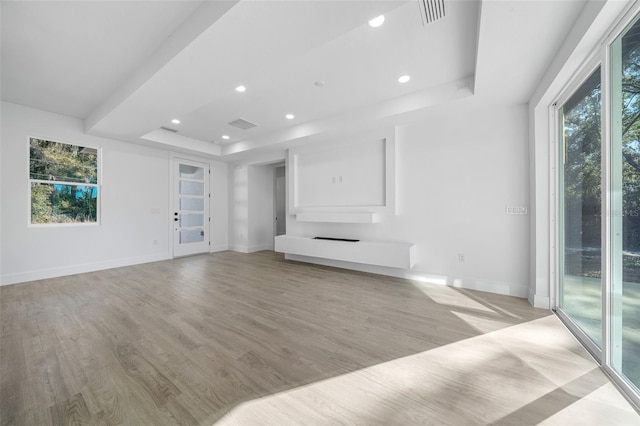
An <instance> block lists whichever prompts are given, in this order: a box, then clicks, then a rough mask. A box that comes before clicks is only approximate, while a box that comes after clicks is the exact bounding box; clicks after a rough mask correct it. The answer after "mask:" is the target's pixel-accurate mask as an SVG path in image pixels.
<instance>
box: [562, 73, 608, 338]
mask: <svg viewBox="0 0 640 426" xmlns="http://www.w3.org/2000/svg"><path fill="white" fill-rule="evenodd" d="M601 94H602V93H601V83H600V67H598V68H597V69H596V70H595V71H594V72H593V73H592V74H591V75H590V76H589V77H588V78H587V79H586V80H585V81H584V82H583V83H582V85H581V86H580V87H579V88H578V89H577V90H576V91H575V92H574V93H573V94H572V95H571V97H570V98H569V99H568V100H567V101H566V102H565V103H564V104H563V105H562V106H561V107H560V108H559V110H558V112H559V128H560V140H561V141H562V143H560V144H559V146H560V149H561V152H560V153H559V157H560V159H561V161H560V188H561V197H560V254H561V255H560V262H559V264H560V272H561V273H560V291H559V304H558V305H559V307H560V308H561V309H562V311H563V312H564V313H565V314H566V315H567V316H569V317H570V318H571V320H572V321H573V322H574V323H575V324H576V325H577V326H578V327H579V328H580V329H581V330H582V331H583V332H584V333H585V334H586V335H587V336H588V337H589V339H591V340H592V341H593V343H594V344H595V345H596V346H597V347H601V341H602V332H601V329H602V299H601V295H602V272H601V271H602V268H601V265H602V242H601V229H602V197H601V189H602V187H601V177H602V171H601V169H602V168H601V111H602V99H601V97H602V96H601Z"/></svg>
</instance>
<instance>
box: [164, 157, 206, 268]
mask: <svg viewBox="0 0 640 426" xmlns="http://www.w3.org/2000/svg"><path fill="white" fill-rule="evenodd" d="M174 187H175V190H174V195H173V197H174V200H173V203H174V217H173V228H174V237H173V254H174V256H186V255H190V254H195V253H203V252H207V251H208V250H209V170H208V166H207V165H206V164H204V163H198V162H194V161H188V160H182V159H175V161H174Z"/></svg>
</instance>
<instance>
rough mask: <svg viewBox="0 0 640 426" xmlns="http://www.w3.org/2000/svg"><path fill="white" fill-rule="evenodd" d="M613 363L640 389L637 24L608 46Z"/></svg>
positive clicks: (639, 75) (639, 79)
mask: <svg viewBox="0 0 640 426" xmlns="http://www.w3.org/2000/svg"><path fill="white" fill-rule="evenodd" d="M611 99H612V107H611V203H612V205H611V210H612V215H611V237H612V238H611V305H610V306H611V330H610V331H611V332H610V334H611V366H612V367H613V368H614V369H615V370H616V371H618V372H619V373H620V374H621V375H622V376H623V377H625V378H626V379H627V380H628V381H629V382H630V383H631V384H632V385H634V386H635V387H636V388H640V23H639V22H635V23H634V24H632V25H631V26H630V27H629V28H628V29H627V30H626V31H625V32H624V33H623V35H622V36H621V37H619V38H618V39H617V40H616V41H615V42H614V43H613V45H612V46H611Z"/></svg>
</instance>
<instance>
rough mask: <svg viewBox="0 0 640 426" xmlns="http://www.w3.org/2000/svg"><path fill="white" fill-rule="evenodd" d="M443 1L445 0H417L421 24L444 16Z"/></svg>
mask: <svg viewBox="0 0 640 426" xmlns="http://www.w3.org/2000/svg"><path fill="white" fill-rule="evenodd" d="M444 1H445V0H418V5H419V6H420V16H421V17H422V25H427V24H430V23H431V22H434V21H437V20H438V19H442V18H444Z"/></svg>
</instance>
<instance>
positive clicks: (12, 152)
mask: <svg viewBox="0 0 640 426" xmlns="http://www.w3.org/2000/svg"><path fill="white" fill-rule="evenodd" d="M1 135H2V140H1V150H2V163H1V164H2V169H1V172H0V177H1V186H0V188H1V196H2V207H3V209H2V218H1V220H2V222H1V228H2V242H1V248H2V258H1V260H0V262H1V264H2V284H10V283H16V282H22V281H29V280H33V279H40V278H48V277H53V276H61V275H67V274H72V273H79V272H85V271H91V270H99V269H105V268H109V267H115V266H122V265H129V264H135V263H141V262H149V261H155V260H161V259H167V258H170V257H171V252H172V249H171V246H170V243H171V235H170V220H171V217H170V216H171V214H170V211H169V196H170V194H169V187H170V185H169V170H170V169H169V158H170V152H169V151H166V150H160V149H153V148H148V147H143V146H138V145H134V144H130V143H124V142H120V141H115V140H110V139H104V138H98V137H93V136H89V135H87V134H85V133H84V128H83V122H82V121H81V120H78V119H75V118H71V117H65V116H61V115H57V114H52V113H49V112H45V111H40V110H36V109H31V108H27V107H23V106H19V105H15V104H10V103H4V102H3V103H2V133H1ZM30 136H36V137H41V138H48V139H52V140H58V141H63V142H69V143H74V144H78V145H86V146H93V147H101V148H102V169H101V175H102V182H101V183H102V186H101V212H100V213H101V214H100V218H101V223H100V225H89V226H65V227H61V226H51V227H34V226H29V221H30V218H29V183H28V172H29V158H28V155H29V154H28V153H29V150H28V138H29V137H30ZM212 169H213V171H212V173H215V175H214V179H212V196H213V197H215V195H216V191H219V192H222V198H221V199H222V200H223V201H224V204H222V203H221V204H218V205H216V204H214V205H213V208H212V212H213V217H217V218H219V221H217V222H216V221H215V220H214V219H213V218H212V221H213V223H212V233H211V235H212V240H213V241H214V242H215V243H216V244H218V245H219V246H223V247H225V248H226V246H227V242H226V238H227V237H226V232H227V231H226V228H227V216H226V211H227V205H226V200H227V197H226V188H227V172H226V165H225V164H223V163H218V162H212ZM157 212H159V213H157ZM212 244H213V243H212Z"/></svg>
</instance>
